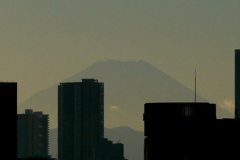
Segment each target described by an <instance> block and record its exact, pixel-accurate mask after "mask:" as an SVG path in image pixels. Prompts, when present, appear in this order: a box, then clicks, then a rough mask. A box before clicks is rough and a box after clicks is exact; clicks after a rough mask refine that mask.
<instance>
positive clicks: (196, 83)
mask: <svg viewBox="0 0 240 160" xmlns="http://www.w3.org/2000/svg"><path fill="white" fill-rule="evenodd" d="M196 102H197V73H196V68H195V103H196Z"/></svg>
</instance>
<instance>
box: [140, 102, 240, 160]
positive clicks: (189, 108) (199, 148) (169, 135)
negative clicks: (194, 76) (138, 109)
mask: <svg viewBox="0 0 240 160" xmlns="http://www.w3.org/2000/svg"><path fill="white" fill-rule="evenodd" d="M143 120H144V136H145V139H144V160H156V159H167V160H174V159H179V160H200V159H205V160H212V159H228V160H233V159H236V158H239V154H238V148H237V147H235V144H238V143H239V141H238V138H237V137H238V135H239V131H238V130H239V129H238V126H239V125H240V122H239V119H217V118H216V105H215V104H209V103H188V102H187V103H146V104H145V105H144V114H143Z"/></svg>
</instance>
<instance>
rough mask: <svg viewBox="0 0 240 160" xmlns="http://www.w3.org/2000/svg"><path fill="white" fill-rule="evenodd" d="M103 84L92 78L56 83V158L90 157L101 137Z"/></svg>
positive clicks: (69, 159)
mask: <svg viewBox="0 0 240 160" xmlns="http://www.w3.org/2000/svg"><path fill="white" fill-rule="evenodd" d="M103 106H104V84H103V83H102V82H101V83H100V82H98V80H96V79H82V82H66V83H60V85H59V86H58V159H59V160H80V159H81V160H94V159H95V157H96V153H97V148H98V145H99V143H100V141H101V140H102V138H103V136H104V113H103V112H104V109H103Z"/></svg>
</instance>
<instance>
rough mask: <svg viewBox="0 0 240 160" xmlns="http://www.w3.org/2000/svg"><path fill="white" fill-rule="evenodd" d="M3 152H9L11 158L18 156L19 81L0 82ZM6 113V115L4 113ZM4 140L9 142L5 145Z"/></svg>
mask: <svg viewBox="0 0 240 160" xmlns="http://www.w3.org/2000/svg"><path fill="white" fill-rule="evenodd" d="M0 106H1V111H2V112H1V113H2V114H3V115H2V116H1V118H2V119H1V122H2V123H1V128H2V130H1V137H2V138H3V140H4V141H3V143H2V145H3V147H1V153H10V154H8V158H9V159H16V158H17V83H16V82H0ZM4 114H6V115H4ZM4 142H6V143H7V144H6V145H5V144H4Z"/></svg>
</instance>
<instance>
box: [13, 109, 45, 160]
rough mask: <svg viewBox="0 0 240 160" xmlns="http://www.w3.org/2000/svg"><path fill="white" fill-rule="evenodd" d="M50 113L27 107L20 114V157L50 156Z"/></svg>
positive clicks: (18, 119)
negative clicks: (23, 112)
mask: <svg viewBox="0 0 240 160" xmlns="http://www.w3.org/2000/svg"><path fill="white" fill-rule="evenodd" d="M48 119H49V117H48V115H47V114H43V113H42V112H33V110H31V109H26V110H25V114H18V116H17V122H18V131H17V133H18V158H26V157H29V156H34V155H39V156H48V140H49V137H48V133H49V132H48Z"/></svg>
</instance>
